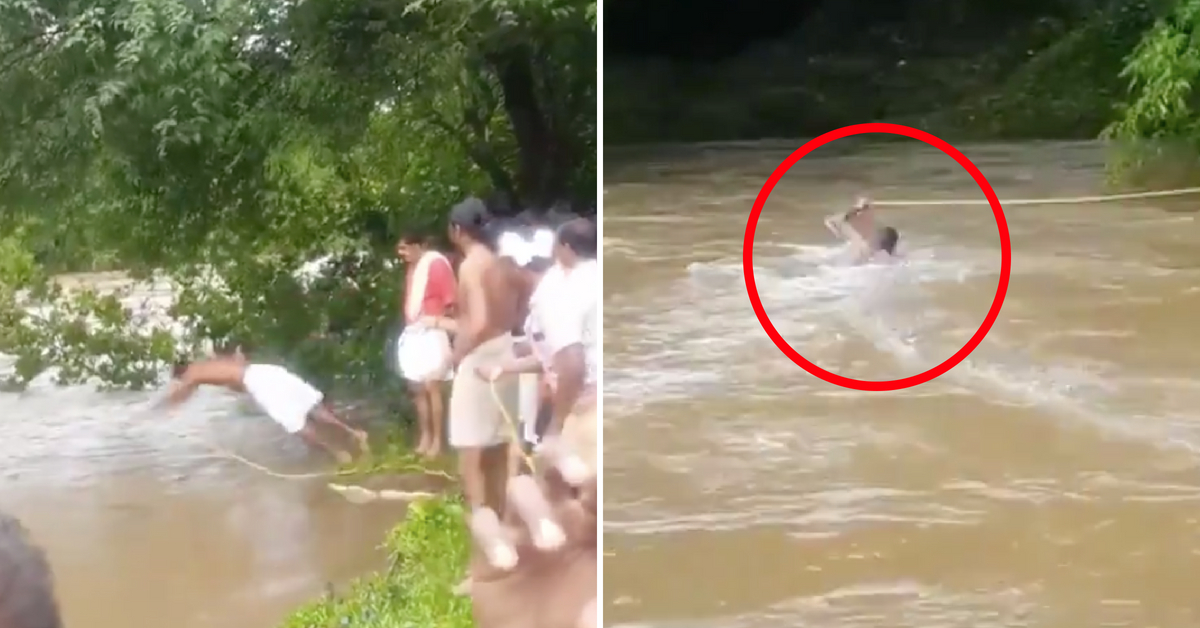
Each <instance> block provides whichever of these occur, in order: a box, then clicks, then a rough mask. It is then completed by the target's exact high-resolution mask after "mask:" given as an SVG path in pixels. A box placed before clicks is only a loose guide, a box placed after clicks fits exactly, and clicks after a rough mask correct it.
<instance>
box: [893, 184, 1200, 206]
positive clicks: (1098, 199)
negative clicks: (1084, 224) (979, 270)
mask: <svg viewBox="0 0 1200 628" xmlns="http://www.w3.org/2000/svg"><path fill="white" fill-rule="evenodd" d="M1189 194H1200V187H1193V188H1179V189H1175V190H1155V191H1151V192H1128V193H1124V194H1101V195H1097V196H1073V197H1062V198H1015V199H1011V200H1004V199H1000V204H1001V205H1003V206H1004V207H1016V206H1019V205H1082V204H1084V203H1111V202H1115V201H1132V200H1138V199H1143V198H1163V197H1170V196H1187V195H1189ZM871 204H872V205H874V206H876V207H937V206H946V205H954V206H961V205H973V206H977V205H987V204H988V201H987V199H978V198H973V199H959V200H923V201H918V200H900V201H874V200H873V201H871Z"/></svg>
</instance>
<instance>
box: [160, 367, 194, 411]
mask: <svg viewBox="0 0 1200 628" xmlns="http://www.w3.org/2000/svg"><path fill="white" fill-rule="evenodd" d="M200 384H201V382H200V381H198V380H197V379H196V378H195V377H192V376H191V375H190V374H189V373H187V372H185V373H184V374H183V376H182V377H180V378H179V379H177V380H175V381H173V382H171V386H170V387H169V388H168V389H167V396H166V397H165V398H164V399H163V400H162V401H161V402H159V405H160V406H166V407H173V406H177V405H179V404H181V403H183V402H185V401H187V400H188V399H189V398H191V396H192V395H193V394H195V392H196V389H197V388H199V387H200Z"/></svg>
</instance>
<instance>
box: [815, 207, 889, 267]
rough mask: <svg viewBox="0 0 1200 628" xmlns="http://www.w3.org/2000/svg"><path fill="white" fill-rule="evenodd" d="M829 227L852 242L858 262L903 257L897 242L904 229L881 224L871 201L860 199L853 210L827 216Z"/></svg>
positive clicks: (826, 221) (827, 225) (834, 232)
mask: <svg viewBox="0 0 1200 628" xmlns="http://www.w3.org/2000/svg"><path fill="white" fill-rule="evenodd" d="M825 227H826V228H828V229H829V230H830V231H831V232H833V234H834V235H835V236H837V237H839V238H841V239H843V240H845V241H846V242H847V243H849V244H850V246H851V247H852V249H853V250H854V263H856V264H865V263H868V262H872V261H891V260H894V259H898V258H899V257H900V252H899V251H898V249H897V245H898V244H899V242H900V232H899V231H897V230H896V229H895V228H894V227H886V226H885V227H879V226H878V225H877V224H876V222H875V209H874V208H873V207H872V206H871V201H870V200H869V199H866V198H860V199H858V201H857V202H856V203H855V204H854V207H853V208H851V209H850V211H848V212H846V213H844V214H835V215H833V216H830V217H828V218H826V219H825Z"/></svg>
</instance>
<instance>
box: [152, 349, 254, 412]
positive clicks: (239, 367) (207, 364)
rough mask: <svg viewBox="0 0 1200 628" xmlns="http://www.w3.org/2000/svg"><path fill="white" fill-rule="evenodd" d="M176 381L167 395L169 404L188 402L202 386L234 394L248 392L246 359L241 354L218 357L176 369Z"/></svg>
mask: <svg viewBox="0 0 1200 628" xmlns="http://www.w3.org/2000/svg"><path fill="white" fill-rule="evenodd" d="M173 375H174V377H175V381H174V382H172V384H171V390H170V392H169V393H168V394H167V404H169V405H178V404H181V403H183V402H184V401H187V400H188V398H189V397H191V396H192V394H193V393H195V392H196V389H197V388H199V387H200V386H220V387H222V388H228V389H229V390H232V391H234V392H246V388H245V386H244V385H243V384H242V380H243V379H245V377H246V359H245V358H244V357H242V356H241V354H240V353H239V354H234V355H229V356H217V357H214V358H209V359H207V360H200V361H197V362H192V363H189V364H186V365H180V366H177V367H176V368H175V372H174V373H173Z"/></svg>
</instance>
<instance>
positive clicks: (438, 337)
mask: <svg viewBox="0 0 1200 628" xmlns="http://www.w3.org/2000/svg"><path fill="white" fill-rule="evenodd" d="M449 359H450V335H449V334H448V333H446V332H445V331H443V330H441V329H435V328H432V327H425V326H423V325H409V326H408V327H405V328H404V331H403V332H402V333H401V334H400V338H399V339H398V340H397V341H396V363H397V366H399V367H400V374H401V375H402V376H403V377H404V379H406V380H408V381H410V382H427V381H431V380H433V379H434V378H435V377H437V376H439V375H440V374H439V372H438V371H439V369H441V368H443V367H444V366H445V365H446V362H447V361H448V360H449ZM440 378H441V379H442V380H443V381H450V380H451V379H454V373H452V372H449V371H447V372H446V373H445V374H444V375H441V377H440Z"/></svg>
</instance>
